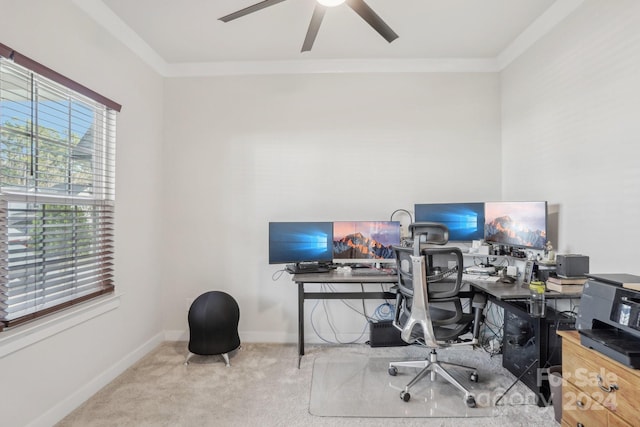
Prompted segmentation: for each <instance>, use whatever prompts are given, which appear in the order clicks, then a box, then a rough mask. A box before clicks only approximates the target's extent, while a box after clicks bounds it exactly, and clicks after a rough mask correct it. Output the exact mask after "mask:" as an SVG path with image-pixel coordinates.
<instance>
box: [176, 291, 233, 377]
mask: <svg viewBox="0 0 640 427" xmlns="http://www.w3.org/2000/svg"><path fill="white" fill-rule="evenodd" d="M187 321H188V323H189V354H188V355H187V359H186V360H185V361H184V364H185V365H188V364H189V359H191V357H193V356H194V355H196V354H199V355H203V356H209V355H214V354H220V355H222V358H223V359H224V361H225V363H226V365H227V366H230V364H229V355H228V353H229V352H231V351H233V350H236V349H237V348H238V347H240V336H239V335H238V323H239V321H240V308H239V307H238V303H237V302H236V300H235V299H234V298H233V297H232V296H231V295H229V294H227V293H225V292H222V291H209V292H205V293H204V294H202V295H200V296H199V297H198V298H196V299H195V300H194V301H193V303H192V304H191V307H190V308H189V314H188V315H187Z"/></svg>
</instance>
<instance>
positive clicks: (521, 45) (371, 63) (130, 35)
mask: <svg viewBox="0 0 640 427" xmlns="http://www.w3.org/2000/svg"><path fill="white" fill-rule="evenodd" d="M73 2H74V3H75V4H76V5H77V6H78V7H79V8H80V9H81V10H83V11H84V12H85V13H87V14H88V15H89V16H90V17H91V18H93V19H94V20H95V21H96V22H97V23H98V24H99V25H101V26H102V27H103V28H105V29H106V30H107V31H108V32H109V33H110V34H111V35H112V36H113V37H115V38H116V39H118V40H120V41H121V42H122V43H123V44H124V45H125V46H126V47H127V48H129V49H130V50H131V51H132V52H133V53H134V54H136V55H137V56H139V57H140V58H141V59H142V60H143V61H144V62H145V63H146V64H147V65H149V66H150V67H151V68H153V69H154V70H155V71H156V72H157V73H158V74H160V75H161V76H163V77H204V76H228V75H268V74H323V73H429V72H432V73H436V72H439V73H472V72H475V73H491V72H500V71H502V70H503V69H504V68H506V67H507V66H508V65H509V64H511V63H512V62H513V61H514V60H515V59H516V58H518V57H519V56H520V55H522V54H523V53H524V52H526V51H527V49H529V48H530V47H531V46H533V45H534V44H535V43H536V42H537V41H538V40H539V39H540V38H542V37H543V36H544V35H546V34H547V33H549V32H550V31H551V30H552V29H553V28H555V26H556V25H558V24H559V23H560V22H561V21H562V20H564V19H565V18H566V17H567V16H569V15H570V14H571V13H573V11H574V10H576V9H577V8H578V7H579V6H580V5H581V4H582V3H583V2H584V0H556V2H555V3H554V4H553V5H552V6H551V7H550V8H549V9H548V10H547V11H545V12H544V13H543V14H542V15H541V16H540V17H539V18H538V19H536V20H535V21H534V22H533V23H532V24H531V25H530V26H529V27H528V28H527V29H526V30H525V31H523V32H522V33H521V34H520V35H519V36H518V37H517V38H516V39H515V40H514V41H513V42H512V43H510V44H509V45H508V46H507V47H506V48H505V49H504V50H503V51H502V52H501V53H500V54H498V55H497V56H496V57H493V58H491V57H489V58H413V59H412V58H387V59H327V60H305V59H300V60H286V61H229V62H200V63H168V62H166V61H165V60H164V59H163V58H162V57H161V56H160V55H159V54H158V53H157V52H156V51H155V50H154V49H153V48H151V46H149V45H148V44H147V43H146V42H145V41H144V40H143V39H142V38H141V37H140V36H139V35H138V34H137V33H136V32H135V31H133V30H132V29H131V28H130V27H129V26H128V25H127V24H126V23H125V22H124V21H122V19H120V18H119V17H118V16H117V15H116V14H115V13H114V12H113V11H112V10H111V9H109V8H108V7H107V6H106V5H105V4H104V2H102V0H73Z"/></svg>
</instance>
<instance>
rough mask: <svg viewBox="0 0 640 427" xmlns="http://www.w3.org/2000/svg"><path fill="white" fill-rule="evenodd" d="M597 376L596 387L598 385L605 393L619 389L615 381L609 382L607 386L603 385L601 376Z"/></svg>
mask: <svg viewBox="0 0 640 427" xmlns="http://www.w3.org/2000/svg"><path fill="white" fill-rule="evenodd" d="M597 378H598V387H600V390H602V391H604V392H605V393H612V392H614V391H616V390H618V389H619V387H618V384H616V383H613V384H611V385H610V386H609V387H605V386H604V385H603V383H602V376H600V375H598V376H597Z"/></svg>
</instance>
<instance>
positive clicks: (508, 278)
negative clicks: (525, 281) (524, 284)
mask: <svg viewBox="0 0 640 427" xmlns="http://www.w3.org/2000/svg"><path fill="white" fill-rule="evenodd" d="M515 281H516V280H515V279H514V278H513V277H511V276H503V277H502V278H501V279H500V283H513V282H515Z"/></svg>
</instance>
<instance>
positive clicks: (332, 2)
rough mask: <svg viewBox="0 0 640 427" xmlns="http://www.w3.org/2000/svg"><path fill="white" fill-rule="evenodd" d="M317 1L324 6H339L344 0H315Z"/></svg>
mask: <svg viewBox="0 0 640 427" xmlns="http://www.w3.org/2000/svg"><path fill="white" fill-rule="evenodd" d="M317 1H318V3H320V4H321V5H323V6H326V7H334V6H340V5H341V4H342V3H344V2H345V0H317Z"/></svg>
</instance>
